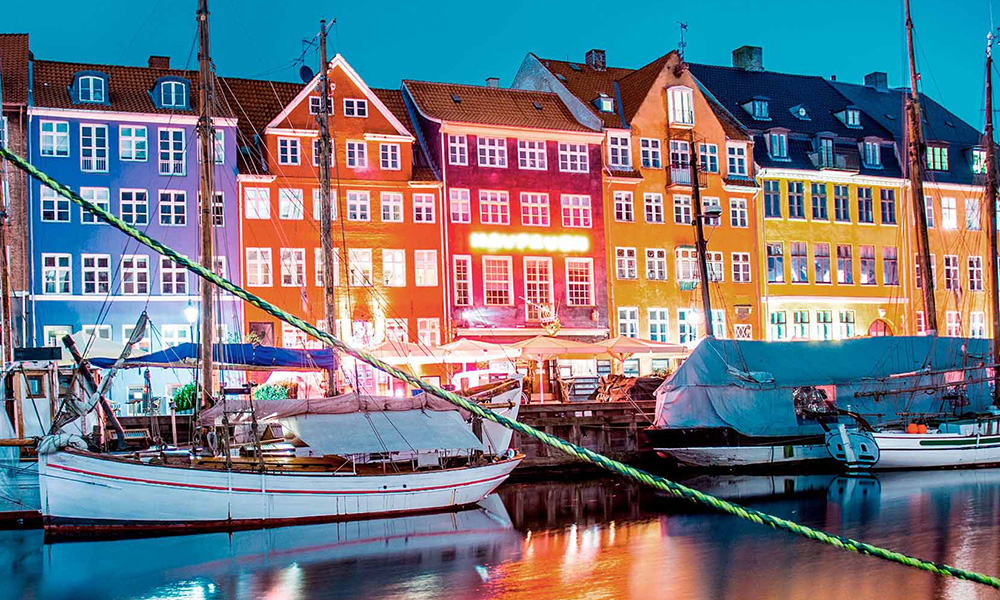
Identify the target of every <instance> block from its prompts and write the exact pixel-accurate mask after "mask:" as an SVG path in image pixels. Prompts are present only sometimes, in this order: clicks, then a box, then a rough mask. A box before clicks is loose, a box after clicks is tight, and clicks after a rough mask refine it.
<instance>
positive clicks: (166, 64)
mask: <svg viewBox="0 0 1000 600" xmlns="http://www.w3.org/2000/svg"><path fill="white" fill-rule="evenodd" d="M149 68H150V69H169V68H170V57H169V56H150V57H149Z"/></svg>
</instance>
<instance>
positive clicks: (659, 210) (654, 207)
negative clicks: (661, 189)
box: [643, 194, 663, 223]
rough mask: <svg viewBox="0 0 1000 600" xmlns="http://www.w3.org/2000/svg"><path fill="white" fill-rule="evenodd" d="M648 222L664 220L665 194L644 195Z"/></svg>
mask: <svg viewBox="0 0 1000 600" xmlns="http://www.w3.org/2000/svg"><path fill="white" fill-rule="evenodd" d="M643 204H644V206H645V210H646V222H647V223H662V222H663V194H646V195H645V196H643Z"/></svg>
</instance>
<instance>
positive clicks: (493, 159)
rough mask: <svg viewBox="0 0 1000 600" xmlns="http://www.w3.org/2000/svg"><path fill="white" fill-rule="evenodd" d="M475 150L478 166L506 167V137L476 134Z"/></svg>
mask: <svg viewBox="0 0 1000 600" xmlns="http://www.w3.org/2000/svg"><path fill="white" fill-rule="evenodd" d="M476 150H477V156H478V157H479V166H480V167H489V168H493V169H506V168H507V138H497V137H483V136H477V137H476Z"/></svg>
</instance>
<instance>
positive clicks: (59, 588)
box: [0, 469, 1000, 600]
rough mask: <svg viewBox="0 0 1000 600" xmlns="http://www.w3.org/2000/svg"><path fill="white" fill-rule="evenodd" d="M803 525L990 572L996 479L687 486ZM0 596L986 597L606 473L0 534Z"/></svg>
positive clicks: (998, 527)
mask: <svg viewBox="0 0 1000 600" xmlns="http://www.w3.org/2000/svg"><path fill="white" fill-rule="evenodd" d="M686 483H688V484H690V485H692V486H695V487H698V488H700V489H703V490H705V491H710V492H711V493H714V494H717V495H720V496H724V497H727V498H732V499H736V500H738V501H739V502H741V503H743V504H747V505H750V506H753V507H755V508H759V509H762V510H766V511H768V512H772V513H774V514H777V515H780V516H784V517H788V518H791V519H794V520H796V521H799V522H801V523H805V524H808V525H811V526H815V527H821V528H823V529H826V530H828V531H831V532H834V533H838V534H841V535H846V536H850V537H854V538H858V539H862V540H865V541H868V542H872V543H875V544H879V545H884V546H888V547H891V548H894V549H897V550H901V551H904V552H907V553H910V554H915V555H917V556H921V557H924V558H929V559H931V560H935V561H938V562H946V563H949V564H954V565H957V566H961V567H964V568H968V569H973V570H978V571H983V572H986V573H994V574H995V573H997V572H998V571H1000V563H998V556H997V552H996V548H997V547H998V544H1000V470H996V469H990V470H970V471H935V472H924V473H890V474H881V475H878V476H860V477H858V476H842V475H836V474H829V475H812V476H801V475H799V476H791V475H781V476H773V477H769V476H701V477H697V478H694V479H692V480H690V481H688V482H686ZM0 597H2V598H16V599H22V598H23V599H27V598H197V599H215V598H227V599H228V598H254V599H267V600H271V599H275V600H277V599H281V600H285V599H305V598H376V599H396V598H446V599H455V600H472V599H480V598H501V597H502V598H513V599H521V598H523V599H528V598H531V599H536V598H546V599H549V598H584V599H591V598H594V599H596V598H635V599H640V598H641V599H646V598H674V599H683V600H687V599H705V600H737V599H738V600H764V599H773V598H782V599H786V598H791V599H798V598H802V599H807V600H835V599H849V600H860V599H864V598H880V599H886V600H904V599H905V600H930V599H934V600H945V599H947V600H957V599H962V600H964V599H967V598H994V597H996V596H995V594H994V593H993V592H992V591H991V590H989V589H987V588H984V587H981V586H976V585H973V584H969V583H964V582H960V581H955V580H946V579H942V578H938V577H934V576H932V575H929V574H924V573H922V572H918V571H913V570H910V569H907V568H904V567H901V566H897V565H894V564H890V563H886V562H883V561H878V560H875V559H871V558H867V557H860V556H857V555H854V554H851V553H846V552H843V551H840V550H836V549H833V548H829V547H826V546H823V545H820V544H817V543H815V542H809V541H807V540H804V539H800V538H797V537H794V536H792V535H790V534H786V533H782V532H775V531H772V530H769V529H766V528H763V527H760V526H756V525H752V524H750V523H745V522H741V521H738V520H736V519H735V518H732V517H728V516H725V515H719V514H716V513H713V512H709V511H707V510H703V509H699V508H696V507H693V506H691V505H688V504H685V503H681V502H678V501H677V500H674V499H671V498H668V497H664V496H662V495H658V494H656V493H653V492H652V491H650V490H647V489H644V488H639V487H637V486H633V485H630V484H627V483H624V482H622V481H620V480H616V479H602V480H597V481H579V482H559V483H550V482H547V483H531V484H508V485H505V486H504V487H502V488H501V490H500V494H499V497H492V498H491V499H490V500H489V502H488V504H487V506H486V507H485V508H482V509H477V510H469V511H462V512H458V513H453V514H443V515H424V516H414V517H406V518H400V519H377V520H372V521H360V522H352V523H337V524H329V525H310V526H303V527H289V528H282V529H273V530H265V531H248V532H239V533H233V534H225V533H218V534H199V535H193V536H183V537H167V538H157V539H145V540H119V541H101V542H74V543H58V544H49V545H45V544H43V540H42V535H41V533H40V532H38V531H8V532H0Z"/></svg>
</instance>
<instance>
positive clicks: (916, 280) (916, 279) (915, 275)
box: [913, 254, 937, 288]
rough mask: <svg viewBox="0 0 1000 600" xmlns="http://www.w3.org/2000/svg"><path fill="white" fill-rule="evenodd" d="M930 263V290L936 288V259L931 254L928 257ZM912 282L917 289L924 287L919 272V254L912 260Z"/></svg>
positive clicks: (921, 275)
mask: <svg viewBox="0 0 1000 600" xmlns="http://www.w3.org/2000/svg"><path fill="white" fill-rule="evenodd" d="M930 263H931V287H932V288H936V287H937V258H936V257H935V256H934V255H933V254H931V256H930ZM913 281H914V284H915V285H916V286H917V288H922V287H924V278H923V273H922V272H921V266H920V255H919V254H917V255H915V256H914V259H913Z"/></svg>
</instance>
